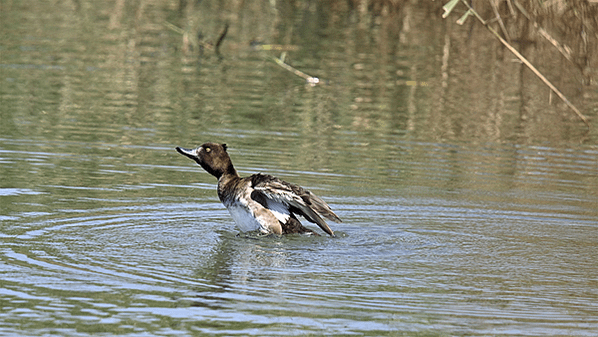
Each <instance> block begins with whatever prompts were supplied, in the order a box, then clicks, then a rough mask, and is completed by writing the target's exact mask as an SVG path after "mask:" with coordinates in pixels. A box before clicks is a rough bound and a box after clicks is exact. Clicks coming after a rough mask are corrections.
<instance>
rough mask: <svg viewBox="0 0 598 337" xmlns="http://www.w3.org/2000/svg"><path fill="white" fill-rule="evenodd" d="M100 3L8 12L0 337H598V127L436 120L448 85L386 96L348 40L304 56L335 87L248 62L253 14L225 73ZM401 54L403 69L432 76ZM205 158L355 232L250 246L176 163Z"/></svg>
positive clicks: (399, 70) (460, 115)
mask: <svg viewBox="0 0 598 337" xmlns="http://www.w3.org/2000/svg"><path fill="white" fill-rule="evenodd" d="M88 5H89V6H91V4H87V3H85V4H84V6H82V7H80V8H76V9H74V13H75V14H70V15H69V14H61V13H71V12H70V11H73V9H69V8H44V7H43V6H42V5H40V7H39V8H36V10H37V11H40V12H36V13H37V14H36V15H37V16H35V15H34V16H31V15H28V14H19V13H29V12H27V11H22V12H20V11H17V9H18V8H12V7H11V8H12V9H11V11H12V12H11V11H8V10H7V11H8V12H10V13H13V14H14V15H6V14H3V15H5V16H4V17H3V18H4V19H3V20H2V21H3V22H5V23H3V25H6V26H10V29H8V30H6V31H7V32H8V33H10V34H8V35H7V37H5V39H6V41H5V47H3V48H4V49H3V50H2V52H3V58H2V60H1V62H2V64H0V66H2V68H1V70H2V78H0V80H1V81H3V82H2V100H3V101H2V107H1V108H0V109H1V110H0V111H1V113H2V115H1V117H2V125H1V128H2V129H1V130H2V135H1V136H0V172H1V176H0V206H1V209H0V221H1V223H0V273H1V276H0V304H1V305H0V335H15V336H16V335H40V336H41V335H45V336H50V335H64V336H78V335H88V334H97V333H104V334H106V335H129V336H137V335H139V336H142V335H143V336H146V335H173V336H179V335H202V334H205V335H260V336H261V335H300V334H313V335H370V336H379V335H409V336H411V335H426V336H430V335H432V336H436V335H439V336H452V335H478V336H482V335H483V336H487V335H515V336H521V335H530V336H531V335H534V336H539V335H543V336H595V335H596V334H597V331H598V278H597V277H596V275H598V264H597V263H596V261H598V249H596V248H597V246H596V242H598V147H597V140H596V139H597V138H596V128H595V126H593V128H592V129H591V131H590V132H589V133H588V134H584V131H583V130H584V127H583V125H581V126H580V125H579V122H578V121H574V120H561V118H559V117H556V116H561V115H559V114H562V111H560V110H557V111H556V112H555V111H552V110H546V111H545V112H546V115H541V116H542V118H547V119H548V121H546V120H545V119H542V118H540V119H539V120H537V121H535V122H533V123H532V122H530V123H526V122H525V121H523V120H524V119H521V120H519V122H516V121H517V120H518V119H517V118H515V117H514V116H515V115H516V114H517V113H516V112H513V111H511V110H509V109H511V108H512V106H511V105H516V104H512V103H510V102H511V100H515V99H514V98H508V99H507V102H508V104H507V106H506V107H503V109H504V111H506V112H504V111H503V110H499V112H500V113H503V112H504V116H501V118H505V120H504V121H503V122H501V123H502V124H493V123H494V122H496V121H493V122H488V120H486V119H484V118H482V119H481V120H476V119H475V118H474V119H472V118H471V116H470V115H468V114H467V111H461V109H460V108H457V109H454V110H452V109H451V108H447V107H446V106H443V105H442V104H440V103H439V104H438V106H434V104H436V102H439V101H440V100H438V99H437V98H438V97H437V96H436V94H435V90H436V89H437V88H439V87H440V85H439V82H437V83H436V86H435V84H434V83H435V82H434V81H438V78H435V77H434V76H435V75H430V77H429V78H424V80H426V81H429V84H430V86H431V87H430V88H428V89H426V88H423V89H422V88H417V89H415V88H407V89H404V88H401V87H394V84H396V81H395V79H391V80H388V79H386V80H384V81H386V82H383V83H382V84H380V86H379V85H378V84H379V83H376V81H377V80H378V77H379V76H378V75H376V76H373V75H372V74H378V73H377V71H378V70H376V67H377V66H378V64H379V62H378V60H377V59H376V56H375V55H377V52H372V51H371V50H368V49H366V47H367V44H366V45H365V46H356V47H355V49H356V50H359V52H356V53H355V54H354V55H345V53H343V52H340V51H339V50H338V48H339V46H340V45H345V44H347V42H343V41H340V42H339V41H338V38H339V36H344V35H343V34H344V33H346V31H344V30H342V29H338V27H336V28H335V27H333V28H331V29H329V31H327V33H330V34H331V36H330V37H329V39H328V40H326V39H324V37H322V36H320V35H318V36H320V37H321V38H322V39H324V40H323V41H320V42H319V43H320V45H319V46H318V48H325V46H326V45H327V44H329V45H330V46H331V47H330V49H322V50H319V49H318V50H313V51H316V52H318V51H319V52H320V53H321V54H320V55H318V53H314V54H313V55H312V54H309V53H301V52H299V55H297V54H291V55H296V56H295V57H296V65H298V66H303V67H304V70H305V71H309V72H314V73H321V74H324V75H328V77H329V79H328V82H327V83H326V85H323V86H317V87H311V86H308V85H305V84H304V82H303V81H302V80H301V79H297V78H296V77H294V75H292V74H288V73H286V72H285V71H284V70H282V69H280V68H279V67H277V66H276V65H274V64H273V63H271V62H269V61H267V60H265V59H264V58H263V57H261V56H259V54H255V53H254V52H251V51H249V50H248V47H247V46H248V42H249V41H241V40H243V38H244V37H245V35H247V36H249V35H250V34H249V33H248V32H247V31H251V29H249V28H246V29H245V30H240V29H239V28H235V27H238V26H243V25H248V26H250V27H253V26H252V25H253V23H252V22H249V23H248V22H246V21H243V20H245V19H239V22H237V23H238V25H237V26H235V24H234V23H235V22H234V21H233V24H231V36H230V37H229V39H230V41H229V40H227V41H226V42H229V43H230V44H231V45H230V46H229V49H226V48H224V47H223V48H224V49H223V53H224V54H225V57H224V60H219V59H217V58H216V57H215V56H213V55H212V56H209V55H207V53H208V52H209V51H205V52H206V55H205V57H203V58H202V57H199V56H198V55H194V56H189V55H186V54H182V53H181V52H179V51H178V46H179V45H178V43H179V42H180V41H179V39H178V38H180V37H177V39H175V37H172V36H169V35H168V32H169V31H168V30H164V28H163V26H162V25H161V22H160V21H159V19H158V18H159V17H160V15H163V16H168V15H173V14H172V13H171V12H170V11H174V9H173V8H172V7H173V6H174V4H170V5H169V6H170V7H168V6H166V7H167V8H161V7H160V6H157V8H153V7H152V8H144V10H143V11H141V12H142V13H140V12H131V13H128V14H127V13H124V14H122V13H121V14H122V15H124V17H125V18H129V19H131V20H132V21H134V20H135V18H137V20H141V22H140V23H139V27H138V28H139V29H140V31H143V32H144V33H143V34H141V33H140V34H141V35H139V36H136V35H135V34H137V33H136V30H135V31H133V30H132V28H131V30H128V29H126V28H122V30H119V28H118V27H119V26H118V25H116V24H115V23H114V22H113V21H118V20H119V18H116V19H114V17H113V16H110V18H108V17H105V16H103V15H102V14H99V16H98V17H95V16H92V15H90V13H89V12H88V11H89V8H88V7H86V6H88ZM14 6H16V5H14ZM98 6H100V5H98ZM59 7H60V6H59ZM150 7H151V6H150ZM102 10H103V11H101V10H100V11H98V12H99V13H104V11H105V12H110V13H112V15H114V12H112V9H110V8H108V9H106V8H104V9H102ZM246 10H248V9H246ZM5 13H6V11H5ZM144 13H151V14H153V15H155V16H156V17H157V18H154V19H155V20H158V23H160V25H158V26H159V28H158V26H156V25H151V24H149V23H148V22H146V21H144V20H150V17H151V16H150V15H149V14H144ZM310 13H311V12H308V13H303V14H302V15H306V18H305V20H307V21H309V19H310V15H311V14H310ZM19 15H22V16H23V17H21V19H22V22H21V21H19ZM61 15H64V17H63V16H61ZM296 15H299V14H297V13H296ZM420 16H424V14H423V13H419V14H416V15H415V16H414V17H415V19H417V18H419V17H420ZM89 17H92V18H94V19H93V20H91V21H89V22H88V21H84V20H83V22H84V23H81V22H80V21H79V20H82V18H89ZM247 17H251V16H249V15H248V16H247ZM320 19H321V20H324V19H323V18H320ZM337 19H338V18H337ZM415 19H414V18H412V20H415ZM11 20H12V21H16V22H19V24H18V25H17V24H15V25H9V23H10V22H12V21H11ZM38 20H41V22H42V23H45V24H47V25H50V26H51V25H56V27H54V28H55V29H58V33H57V34H58V35H52V34H56V32H55V31H54V30H49V31H52V32H54V33H52V34H50V33H46V32H47V30H45V29H41V28H39V27H38V28H36V27H37V24H39V21H38ZM330 20H331V21H334V20H336V19H334V18H330ZM265 21H267V20H265ZM341 21H342V20H341ZM341 21H338V22H341ZM6 22H8V23H6ZM122 22H123V25H126V24H125V23H124V22H129V21H127V20H125V19H122ZM335 22H336V21H335ZM426 22H427V21H426ZM79 25H83V27H84V28H86V29H84V30H77V29H74V28H73V27H75V28H79V27H80V26H79ZM256 25H257V28H256V29H255V30H256V31H257V32H259V30H260V29H265V30H266V31H268V29H267V27H266V28H264V27H263V26H261V25H259V24H256ZM106 26H110V27H111V29H107V28H106ZM307 26H308V27H309V25H307ZM98 27H100V28H102V29H104V30H100V29H99V28H98ZM208 27H209V28H212V30H213V31H219V30H220V29H221V26H220V25H219V24H217V23H214V24H213V26H210V25H208ZM350 27H352V26H349V28H347V29H349V32H351V33H355V34H357V33H359V31H357V32H354V31H352V30H351V29H352V28H350ZM96 28H97V29H98V30H96ZM312 28H313V27H312ZM136 29H137V28H136ZM235 29H237V30H235ZM278 29H280V31H281V32H282V31H284V29H283V28H277V30H276V31H277V32H279V31H278ZM305 29H306V31H302V33H301V34H305V35H306V36H303V35H301V34H300V35H301V38H304V39H305V40H306V41H312V40H311V39H310V38H309V36H310V35H309V34H311V33H313V34H315V33H314V32H311V31H310V30H309V29H307V28H305ZM313 29H315V30H317V29H316V28H313ZM373 31H374V33H372V32H370V33H371V34H375V33H376V30H375V29H374V30H373ZM432 31H433V30H432ZM235 32H237V35H235ZM117 33H119V34H122V35H119V34H117ZM45 34H48V35H45ZM72 34H74V35H72ZM94 34H97V36H96V35H94ZM127 34H132V35H133V36H132V37H130V36H128V35H127ZM206 34H209V31H208V32H207V33H206ZM244 34H245V35H244ZM406 34H409V33H408V32H407V33H406ZM413 34H415V33H413ZM281 35H282V33H281ZM349 35H351V34H349ZM56 36H63V37H64V39H60V38H58V37H56ZM252 38H253V37H252ZM301 38H299V41H298V42H297V43H301V41H302V40H301ZM407 39H409V37H408V36H407ZM98 40H99V42H98ZM114 41H117V42H118V43H116V42H114ZM94 43H99V46H100V47H101V48H100V47H97V46H96V44H94ZM285 43H286V42H285ZM225 46H226V45H225ZM302 46H303V48H304V50H303V51H305V49H307V50H311V49H310V48H315V47H314V46H312V45H311V44H309V43H306V44H304V45H302ZM362 47H363V48H364V50H361V48H362ZM374 47H376V46H374ZM95 48H98V50H100V51H102V52H105V53H106V54H101V53H99V54H98V53H96V49H95ZM243 48H247V49H243ZM414 49H416V50H420V49H421V48H419V47H418V48H414ZM411 52H413V51H411ZM308 54H309V55H308ZM301 55H303V56H301ZM312 56H313V57H320V58H321V59H322V60H335V61H334V62H338V64H341V65H342V64H344V63H343V62H347V64H348V65H349V67H350V69H353V70H359V71H361V70H362V69H366V70H368V69H369V70H371V71H370V72H363V73H360V72H357V73H355V74H354V75H355V77H354V78H353V77H350V76H348V75H347V74H344V73H343V71H344V70H343V69H340V66H339V69H334V68H332V69H330V68H328V67H326V66H322V67H321V68H318V67H319V66H320V65H319V64H315V62H313V59H311V58H310V57H312ZM399 56H401V59H399V60H390V61H389V60H385V62H389V63H387V64H385V65H384V67H388V68H392V69H391V70H390V71H389V73H390V74H403V71H404V69H408V68H409V67H408V65H409V64H411V63H413V64H416V63H417V62H420V61H419V58H418V57H419V54H417V53H415V54H412V53H409V52H406V53H405V54H404V55H399ZM431 58H432V59H433V58H434V57H433V56H432V57H431ZM310 62H312V63H310ZM334 62H333V64H336V63H334ZM509 64H510V63H509ZM393 67H396V68H393ZM305 68H307V69H305ZM467 69H469V68H467ZM425 73H426V72H425V71H423V72H422V74H421V76H425ZM401 76H402V75H401ZM370 77H371V78H370ZM370 80H371V81H370ZM372 83H374V84H372ZM393 83H394V84H393ZM384 88H386V89H388V91H385V90H382V89H384ZM389 88H390V89H389ZM451 88H452V87H449V90H450V89H451ZM454 90H455V91H459V89H454ZM509 90H510V89H509ZM343 95H345V96H343ZM449 96H450V95H449ZM445 98H446V97H445ZM443 99H444V98H443ZM448 99H449V100H450V99H451V97H448ZM459 100H460V99H459V98H455V102H453V101H449V102H448V103H447V102H446V101H445V102H444V103H443V104H445V105H447V106H450V105H451V104H455V105H458V102H459ZM462 100H464V99H462ZM430 102H432V103H430ZM472 102H473V101H472ZM478 103H479V102H478ZM430 105H432V107H430ZM472 105H474V103H472ZM468 109H471V110H472V111H476V113H475V114H474V115H475V116H477V115H484V114H485V113H486V112H487V111H486V110H485V106H483V104H482V105H481V106H475V105H474V106H473V107H470V108H468ZM547 109H550V108H547ZM546 116H548V117H546ZM521 121H523V122H521ZM518 123H521V124H518ZM205 141H220V142H226V143H228V145H229V148H230V150H229V152H230V154H231V157H232V159H233V162H234V163H235V165H236V168H237V170H238V171H239V172H240V174H241V175H249V174H252V173H256V172H263V173H269V174H274V175H276V176H278V177H280V178H282V179H285V180H288V181H290V182H294V183H297V184H300V185H302V186H304V187H306V188H308V189H310V190H311V191H312V192H314V193H316V194H317V195H319V196H320V197H322V198H323V199H324V200H326V201H327V202H328V203H329V204H330V205H331V207H332V208H333V210H334V211H335V212H336V213H337V214H338V215H339V216H340V217H341V218H342V220H343V223H341V224H336V223H330V225H331V227H332V229H333V230H334V231H335V232H336V233H337V237H336V238H331V237H327V236H320V237H306V236H299V235H294V236H286V237H256V236H252V235H244V234H239V231H238V230H237V229H236V227H235V225H234V223H233V221H232V219H231V217H230V215H229V214H228V212H227V211H226V209H225V208H224V207H223V206H222V205H221V204H220V202H219V201H218V198H217V195H216V180H215V179H214V178H213V177H212V176H210V175H209V174H207V173H206V172H204V171H203V170H202V169H201V168H200V167H198V166H197V165H195V163H193V162H192V161H190V160H189V159H187V158H185V157H183V156H180V155H179V154H177V153H176V151H175V150H174V147H175V146H185V147H193V146H196V145H199V144H200V143H202V142H205ZM303 222H304V224H307V222H306V221H303ZM312 228H313V229H314V230H317V231H319V229H318V228H317V227H316V226H312Z"/></svg>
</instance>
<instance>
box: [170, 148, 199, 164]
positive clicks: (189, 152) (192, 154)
mask: <svg viewBox="0 0 598 337" xmlns="http://www.w3.org/2000/svg"><path fill="white" fill-rule="evenodd" d="M175 150H176V152H178V153H180V154H182V155H183V156H187V157H189V158H191V159H193V160H195V161H197V159H198V157H197V149H185V148H182V147H179V146H177V147H176V148H175Z"/></svg>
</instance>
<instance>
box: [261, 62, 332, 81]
mask: <svg viewBox="0 0 598 337" xmlns="http://www.w3.org/2000/svg"><path fill="white" fill-rule="evenodd" d="M267 57H268V58H269V59H270V60H272V61H274V63H276V64H278V65H279V66H281V67H282V68H283V69H285V70H287V71H290V72H291V73H293V74H295V75H297V76H299V77H301V78H303V79H305V80H306V81H307V83H309V84H310V85H312V86H315V85H316V84H318V83H319V82H320V79H319V78H317V77H314V76H309V75H308V74H306V73H304V72H302V71H301V70H298V69H295V68H293V67H291V66H290V65H288V64H286V63H284V61H283V60H281V59H279V58H276V57H273V56H269V55H268V56H267Z"/></svg>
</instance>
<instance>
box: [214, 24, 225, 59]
mask: <svg viewBox="0 0 598 337" xmlns="http://www.w3.org/2000/svg"><path fill="white" fill-rule="evenodd" d="M226 33H228V22H227V23H226V25H224V30H223V31H222V33H220V37H219V38H218V41H217V42H216V47H215V48H214V49H215V50H216V55H218V57H220V58H222V55H220V45H221V44H222V41H223V40H224V38H225V37H226Z"/></svg>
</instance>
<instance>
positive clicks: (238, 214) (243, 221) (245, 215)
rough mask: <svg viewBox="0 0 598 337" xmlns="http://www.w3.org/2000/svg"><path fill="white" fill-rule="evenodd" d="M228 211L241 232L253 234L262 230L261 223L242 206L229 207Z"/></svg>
mask: <svg viewBox="0 0 598 337" xmlns="http://www.w3.org/2000/svg"><path fill="white" fill-rule="evenodd" d="M227 209H228V212H229V213H230V215H231V216H232V217H233V220H235V223H236V224H237V227H239V229H240V230H241V232H251V231H255V230H258V229H262V226H261V225H260V223H259V222H258V221H257V219H256V218H255V217H254V216H253V214H251V212H250V211H249V210H248V209H247V207H245V206H243V205H241V204H233V205H230V206H228V207H227ZM262 231H263V229H262Z"/></svg>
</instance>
